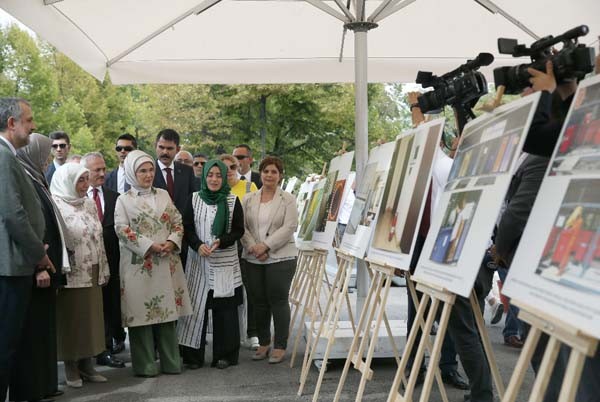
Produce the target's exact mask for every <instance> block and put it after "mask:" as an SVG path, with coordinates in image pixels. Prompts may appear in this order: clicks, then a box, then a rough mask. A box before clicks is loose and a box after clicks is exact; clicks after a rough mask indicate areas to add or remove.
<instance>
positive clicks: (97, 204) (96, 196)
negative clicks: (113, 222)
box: [94, 188, 104, 222]
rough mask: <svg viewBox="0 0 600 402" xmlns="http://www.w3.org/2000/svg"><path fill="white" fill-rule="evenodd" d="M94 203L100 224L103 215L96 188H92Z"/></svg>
mask: <svg viewBox="0 0 600 402" xmlns="http://www.w3.org/2000/svg"><path fill="white" fill-rule="evenodd" d="M94 202H95V203H96V209H97V210H98V219H100V222H102V221H103V220H104V214H103V213H102V203H101V202H100V196H98V189H97V188H94Z"/></svg>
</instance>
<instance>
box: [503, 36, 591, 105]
mask: <svg viewBox="0 0 600 402" xmlns="http://www.w3.org/2000/svg"><path fill="white" fill-rule="evenodd" d="M588 32H589V29H588V27H587V25H581V26H578V27H576V28H573V29H571V30H569V31H567V32H565V33H564V34H562V35H559V36H557V37H554V36H552V35H549V36H546V37H544V38H542V39H539V40H537V41H535V42H534V43H532V44H531V47H529V48H528V47H526V46H525V45H519V44H518V43H517V41H516V40H515V39H505V38H499V39H498V50H499V52H500V53H502V54H510V55H512V56H513V57H522V56H529V57H531V63H529V64H519V65H517V66H508V67H498V68H495V69H494V81H495V84H496V88H498V87H499V86H500V85H504V87H505V90H504V93H506V94H518V93H520V92H521V91H523V89H525V88H527V87H529V86H531V83H530V82H529V79H530V78H531V75H530V74H529V73H528V72H527V69H528V68H530V67H531V68H533V69H535V70H539V71H543V72H546V62H547V61H548V60H550V61H552V66H553V67H554V76H555V77H556V83H557V84H561V83H563V82H565V81H567V80H571V79H577V80H580V79H582V78H583V77H584V76H585V75H586V74H587V73H589V72H591V71H593V69H594V58H595V57H596V55H595V51H594V48H591V47H586V46H585V45H583V44H579V43H577V38H579V37H580V36H584V35H587V33H588ZM559 42H563V48H562V49H561V50H560V51H559V52H558V53H553V52H552V46H554V45H555V44H557V43H559Z"/></svg>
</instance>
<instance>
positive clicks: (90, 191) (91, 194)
mask: <svg viewBox="0 0 600 402" xmlns="http://www.w3.org/2000/svg"><path fill="white" fill-rule="evenodd" d="M96 188H97V189H98V197H99V198H100V205H101V206H102V214H104V193H103V192H102V186H100V187H96ZM87 195H88V198H89V199H90V200H92V201H94V187H92V186H89V187H88V191H87ZM94 205H96V201H94Z"/></svg>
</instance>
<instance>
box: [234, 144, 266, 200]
mask: <svg viewBox="0 0 600 402" xmlns="http://www.w3.org/2000/svg"><path fill="white" fill-rule="evenodd" d="M232 155H233V156H235V157H236V158H237V160H238V161H239V162H240V168H239V173H240V179H241V180H250V181H252V183H254V184H256V187H257V188H258V189H260V188H261V187H262V181H261V180H260V173H258V172H253V171H252V170H251V168H252V163H254V159H252V150H251V149H250V147H249V146H248V145H246V144H240V145H238V146H237V147H235V148H234V149H233V153H232Z"/></svg>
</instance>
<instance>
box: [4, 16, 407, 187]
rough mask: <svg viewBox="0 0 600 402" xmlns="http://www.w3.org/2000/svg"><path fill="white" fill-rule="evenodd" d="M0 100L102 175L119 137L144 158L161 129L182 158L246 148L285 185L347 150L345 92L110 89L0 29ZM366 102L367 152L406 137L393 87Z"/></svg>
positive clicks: (319, 87) (334, 88)
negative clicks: (277, 165) (133, 142)
mask: <svg viewBox="0 0 600 402" xmlns="http://www.w3.org/2000/svg"><path fill="white" fill-rule="evenodd" d="M0 91H1V94H2V96H21V97H23V98H26V99H28V100H29V101H30V102H31V103H32V106H33V109H34V113H35V119H36V124H37V126H38V131H39V132H41V133H46V134H48V133H50V132H52V131H55V130H63V131H66V132H67V133H68V134H69V135H70V136H71V139H72V140H71V142H72V145H73V152H75V153H80V154H83V153H86V152H90V151H101V152H103V153H104V155H105V157H106V159H107V164H108V166H109V167H114V166H115V165H116V155H115V152H114V151H113V147H114V142H115V139H116V138H117V137H118V136H119V135H120V134H122V133H124V132H129V133H131V134H133V135H135V136H136V137H137V138H138V140H139V144H140V148H141V149H143V150H145V151H148V152H150V153H151V154H153V153H154V138H155V136H156V134H157V133H158V132H159V131H160V130H161V129H163V128H167V127H168V128H173V129H175V130H177V131H178V132H179V133H180V134H181V136H182V144H181V145H182V147H183V149H186V150H188V151H190V152H204V153H207V154H209V155H211V156H216V154H218V153H220V152H227V153H229V152H231V151H232V149H233V148H234V146H235V145H237V144H240V143H246V144H249V145H250V146H251V147H252V149H253V150H254V156H255V159H257V160H259V159H260V157H261V155H262V154H263V153H264V154H274V155H279V156H281V157H283V158H284V160H285V162H286V167H287V169H286V170H287V172H286V173H287V175H290V176H291V175H298V176H303V175H305V174H307V173H310V172H315V171H320V170H321V168H322V166H323V164H324V163H326V162H328V161H329V160H331V158H332V157H333V156H334V154H335V153H336V152H337V151H338V150H339V149H341V148H342V145H343V144H344V143H346V149H347V150H352V149H353V148H354V87H353V85H350V84H295V85H126V86H115V85H112V84H111V82H110V78H109V77H106V79H105V80H104V81H103V82H99V81H97V80H96V79H94V78H93V77H91V76H90V75H89V74H87V73H86V72H84V71H83V70H82V69H81V68H79V67H78V66H77V65H76V64H75V63H73V62H72V61H71V60H69V59H68V58H67V57H66V56H64V55H63V54H61V53H60V52H58V51H57V50H56V49H54V48H53V47H52V46H50V45H48V44H47V43H44V42H40V41H36V40H35V39H34V38H32V37H31V36H30V35H29V34H28V33H26V32H24V31H22V30H20V29H19V28H18V27H17V26H15V25H10V26H6V27H1V28H0ZM368 96H369V141H370V143H371V144H373V143H375V142H376V141H377V140H380V139H383V140H386V141H388V140H391V139H393V138H394V137H395V136H396V135H397V134H399V133H400V132H401V131H402V130H403V129H406V128H408V127H410V112H409V111H408V108H407V105H406V103H405V101H404V99H403V95H402V88H401V86H400V85H397V84H395V85H384V84H370V85H369V88H368ZM263 139H264V144H263ZM263 145H264V148H263Z"/></svg>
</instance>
